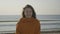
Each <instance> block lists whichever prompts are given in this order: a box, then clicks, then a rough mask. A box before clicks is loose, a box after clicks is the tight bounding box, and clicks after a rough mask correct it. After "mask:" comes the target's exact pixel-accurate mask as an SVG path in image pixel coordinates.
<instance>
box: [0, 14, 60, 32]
mask: <svg viewBox="0 0 60 34" xmlns="http://www.w3.org/2000/svg"><path fill="white" fill-rule="evenodd" d="M19 18H21V16H19V15H0V32H5V31H10V32H11V31H14V32H15V30H16V24H17V22H18V20H19ZM37 19H38V20H39V21H40V24H41V31H60V15H37Z"/></svg>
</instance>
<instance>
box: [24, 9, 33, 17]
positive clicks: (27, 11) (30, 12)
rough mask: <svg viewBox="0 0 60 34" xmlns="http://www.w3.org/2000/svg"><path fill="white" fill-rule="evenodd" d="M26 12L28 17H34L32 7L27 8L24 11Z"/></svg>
mask: <svg viewBox="0 0 60 34" xmlns="http://www.w3.org/2000/svg"><path fill="white" fill-rule="evenodd" d="M24 14H25V16H26V18H31V17H32V9H31V8H26V9H25V11H24Z"/></svg>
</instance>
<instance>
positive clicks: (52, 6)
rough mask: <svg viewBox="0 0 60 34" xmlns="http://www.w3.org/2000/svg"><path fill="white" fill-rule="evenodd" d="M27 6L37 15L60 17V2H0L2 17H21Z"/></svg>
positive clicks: (5, 0) (28, 0)
mask: <svg viewBox="0 0 60 34" xmlns="http://www.w3.org/2000/svg"><path fill="white" fill-rule="evenodd" d="M27 4H30V5H32V6H33V7H34V9H35V11H36V13H37V15H60V0H0V15H21V13H22V9H23V7H24V6H25V5H27Z"/></svg>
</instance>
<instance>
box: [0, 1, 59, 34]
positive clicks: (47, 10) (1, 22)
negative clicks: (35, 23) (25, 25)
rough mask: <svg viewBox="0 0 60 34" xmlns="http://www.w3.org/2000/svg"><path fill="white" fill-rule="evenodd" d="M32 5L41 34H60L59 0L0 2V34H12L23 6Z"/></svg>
mask: <svg viewBox="0 0 60 34" xmlns="http://www.w3.org/2000/svg"><path fill="white" fill-rule="evenodd" d="M27 4H29V5H32V6H33V8H34V9H35V12H36V14H37V16H36V17H37V19H38V20H40V23H41V34H60V0H0V34H9V33H10V34H14V33H15V30H16V23H17V22H18V20H19V19H20V18H21V17H22V15H21V14H22V10H23V7H25V5H27Z"/></svg>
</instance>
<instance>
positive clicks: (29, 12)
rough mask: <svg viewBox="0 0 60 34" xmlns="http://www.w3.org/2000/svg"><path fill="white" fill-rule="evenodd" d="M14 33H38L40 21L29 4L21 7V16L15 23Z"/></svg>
mask: <svg viewBox="0 0 60 34" xmlns="http://www.w3.org/2000/svg"><path fill="white" fill-rule="evenodd" d="M16 34H40V22H39V21H38V20H37V19H36V13H35V11H34V9H33V7H32V6H31V5H26V6H25V7H24V8H23V12H22V18H21V19H20V20H19V22H18V23H17V25H16Z"/></svg>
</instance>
